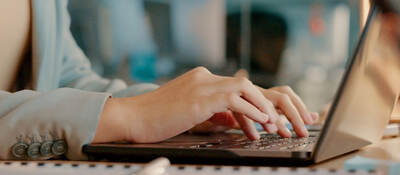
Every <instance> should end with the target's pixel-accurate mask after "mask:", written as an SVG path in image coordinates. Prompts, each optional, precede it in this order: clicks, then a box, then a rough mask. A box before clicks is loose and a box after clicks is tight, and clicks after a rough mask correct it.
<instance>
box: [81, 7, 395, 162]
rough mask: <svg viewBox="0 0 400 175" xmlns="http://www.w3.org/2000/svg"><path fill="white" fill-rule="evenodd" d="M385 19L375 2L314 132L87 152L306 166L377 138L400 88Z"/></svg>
mask: <svg viewBox="0 0 400 175" xmlns="http://www.w3.org/2000/svg"><path fill="white" fill-rule="evenodd" d="M384 19H385V18H383V12H382V11H381V9H380V8H379V6H377V5H372V7H371V10H370V14H369V17H368V20H367V23H366V25H365V28H364V30H363V32H362V34H361V36H360V40H359V42H358V44H357V46H356V48H355V49H354V53H353V56H352V58H351V59H350V60H349V63H348V65H347V68H346V71H345V73H344V75H343V77H342V81H341V83H340V85H339V88H338V90H337V92H336V94H335V97H334V99H333V101H332V106H331V108H330V110H329V112H328V114H327V119H326V121H325V124H324V125H323V127H322V129H321V130H320V131H310V137H307V138H298V137H296V136H294V137H292V138H282V137H280V136H278V135H275V134H267V133H264V134H262V136H261V139H260V140H258V141H250V140H248V139H247V138H246V136H244V135H243V134H242V133H240V132H235V131H232V132H227V133H218V134H209V135H193V134H182V135H179V136H176V137H173V138H171V139H168V140H166V141H163V142H160V143H154V144H129V143H111V144H88V145H85V146H84V147H83V152H84V153H85V154H87V155H88V156H89V158H90V159H92V160H104V159H107V160H112V161H130V162H142V161H149V160H151V159H153V158H156V157H160V156H163V157H167V158H169V159H170V160H171V161H172V162H173V163H184V164H188V163H191V164H225V165H226V164H231V165H268V166H274V165H285V166H292V165H295V166H306V165H309V164H313V163H318V162H321V161H324V160H328V159H330V158H333V157H336V156H339V155H343V154H345V153H348V152H352V151H355V150H358V149H360V148H362V147H364V146H367V145H369V144H372V143H374V142H377V141H379V140H380V139H381V137H382V135H383V132H384V130H385V127H386V125H387V124H388V121H389V119H390V115H391V113H392V110H393V108H394V104H395V103H396V100H397V98H398V95H399V92H400V91H399V88H400V83H399V82H398V81H399V80H400V54H399V53H400V48H399V45H400V43H397V44H399V45H397V46H396V44H394V43H392V42H394V40H395V39H393V38H394V37H390V36H391V35H389V34H388V32H389V31H388V30H386V29H387V28H386V27H385V25H387V21H385V20H384ZM388 36H389V37H388Z"/></svg>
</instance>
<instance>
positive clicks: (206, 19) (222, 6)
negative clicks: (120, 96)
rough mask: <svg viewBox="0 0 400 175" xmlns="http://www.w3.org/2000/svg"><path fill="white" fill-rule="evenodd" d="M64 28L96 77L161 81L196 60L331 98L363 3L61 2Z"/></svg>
mask: <svg viewBox="0 0 400 175" xmlns="http://www.w3.org/2000/svg"><path fill="white" fill-rule="evenodd" d="M68 8H69V10H70V13H71V31H72V32H73V35H74V37H75V39H76V40H77V43H78V45H79V46H80V47H81V48H82V49H83V50H84V52H85V53H86V55H87V56H88V57H89V58H90V60H91V62H92V65H93V68H94V69H95V71H96V72H97V73H99V74H100V75H102V76H105V77H109V78H122V79H124V80H125V81H127V82H128V83H140V82H151V83H157V84H163V83H165V82H167V81H168V80H170V79H173V78H174V77H176V76H179V75H180V74H182V73H184V72H186V71H188V70H190V69H192V68H194V67H197V66H205V67H207V68H208V69H210V71H212V72H213V73H215V74H219V75H230V76H231V75H233V74H235V72H237V71H238V70H240V69H243V70H246V71H247V72H248V74H249V78H250V79H251V80H252V81H253V82H254V83H255V84H257V85H259V86H262V87H265V88H268V87H272V86H279V85H289V86H291V87H292V88H293V89H294V90H295V91H296V92H297V93H298V94H299V95H300V96H301V97H302V98H303V100H304V101H305V103H306V104H307V105H308V107H309V108H310V109H311V110H313V111H319V110H320V109H321V107H323V105H324V104H327V103H329V101H331V99H332V97H333V95H334V93H335V91H336V88H337V86H338V84H339V82H340V79H341V75H342V73H343V72H344V69H345V65H346V61H347V59H348V58H349V57H350V55H351V53H352V50H353V47H354V45H355V44H356V42H357V39H358V36H359V34H360V30H361V28H362V24H363V20H364V19H365V17H366V14H367V12H368V3H367V0H365V1H364V0H301V1H298V0H284V1H282V0H85V1H80V0H70V3H69V7H68Z"/></svg>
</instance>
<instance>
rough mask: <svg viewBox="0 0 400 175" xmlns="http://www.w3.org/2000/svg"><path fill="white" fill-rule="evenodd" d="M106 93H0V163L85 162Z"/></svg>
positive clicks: (61, 89) (60, 91) (77, 91)
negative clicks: (87, 147) (53, 159)
mask: <svg viewBox="0 0 400 175" xmlns="http://www.w3.org/2000/svg"><path fill="white" fill-rule="evenodd" d="M109 97H110V94H108V93H96V92H87V91H82V90H77V89H70V88H60V89H57V90H54V91H50V92H46V93H39V92H35V91H29V90H24V91H19V92H15V93H9V92H5V91H0V133H1V134H0V140H1V144H0V159H20V160H43V159H49V158H58V157H64V156H65V157H66V158H68V159H72V160H81V159H85V156H84V155H83V154H82V151H81V149H82V146H83V145H84V144H86V143H90V142H91V141H92V139H93V137H94V133H95V132H94V131H95V130H96V127H97V121H98V119H99V117H100V114H101V111H102V109H103V106H104V103H105V101H106V100H107V98H109Z"/></svg>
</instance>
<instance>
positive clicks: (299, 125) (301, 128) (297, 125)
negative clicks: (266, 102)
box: [268, 91, 308, 137]
mask: <svg viewBox="0 0 400 175" xmlns="http://www.w3.org/2000/svg"><path fill="white" fill-rule="evenodd" d="M268 96H269V98H271V99H274V101H275V103H276V105H277V106H278V107H279V108H280V110H281V111H282V112H283V113H284V114H285V116H286V117H287V118H288V120H289V121H290V123H292V125H293V129H294V131H295V132H296V133H297V135H299V136H301V137H307V136H308V131H307V129H306V127H305V125H304V122H303V120H302V118H301V116H300V114H299V112H298V111H297V108H296V107H295V106H294V104H293V103H292V101H291V99H290V97H288V96H287V95H284V94H281V93H279V92H276V91H275V92H273V91H270V92H269V93H268Z"/></svg>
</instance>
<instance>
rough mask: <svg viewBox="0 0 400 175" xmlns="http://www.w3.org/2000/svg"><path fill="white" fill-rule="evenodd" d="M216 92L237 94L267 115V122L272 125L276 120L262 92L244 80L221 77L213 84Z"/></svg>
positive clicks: (271, 105) (269, 103)
mask: <svg viewBox="0 0 400 175" xmlns="http://www.w3.org/2000/svg"><path fill="white" fill-rule="evenodd" d="M212 86H213V89H214V90H215V91H216V92H219V93H221V92H238V93H240V96H241V97H242V98H244V99H245V100H246V101H248V102H249V103H250V104H252V105H254V106H255V107H256V108H258V109H259V110H260V111H261V112H263V113H265V114H268V116H269V122H270V123H273V122H275V121H276V119H277V118H278V114H277V112H276V111H275V107H274V105H273V104H272V102H270V101H269V100H268V99H267V98H265V96H264V95H263V94H262V92H261V91H260V90H259V89H258V88H257V87H256V86H254V85H253V84H252V83H251V82H250V81H249V80H248V79H246V78H229V77H222V78H221V81H220V82H218V83H216V84H213V85H212Z"/></svg>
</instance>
